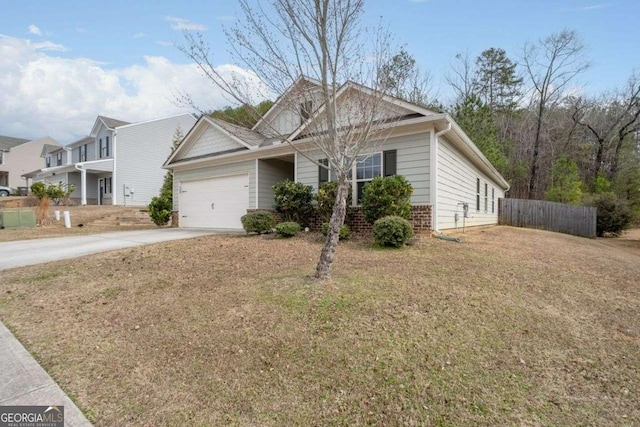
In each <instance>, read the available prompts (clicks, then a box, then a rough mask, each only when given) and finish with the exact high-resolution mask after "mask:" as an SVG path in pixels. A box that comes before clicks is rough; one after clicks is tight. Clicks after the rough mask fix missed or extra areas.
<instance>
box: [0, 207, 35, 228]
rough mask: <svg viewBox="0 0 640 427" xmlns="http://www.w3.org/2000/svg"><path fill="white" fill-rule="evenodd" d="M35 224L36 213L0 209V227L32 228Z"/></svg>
mask: <svg viewBox="0 0 640 427" xmlns="http://www.w3.org/2000/svg"><path fill="white" fill-rule="evenodd" d="M35 226H36V213H35V212H34V211H32V210H25V211H0V228H33V227H35Z"/></svg>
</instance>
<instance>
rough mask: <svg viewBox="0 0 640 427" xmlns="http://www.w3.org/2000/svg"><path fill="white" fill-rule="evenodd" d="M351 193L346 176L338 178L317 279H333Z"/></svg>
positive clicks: (317, 270) (317, 268)
mask: <svg viewBox="0 0 640 427" xmlns="http://www.w3.org/2000/svg"><path fill="white" fill-rule="evenodd" d="M348 192H349V183H348V181H347V177H346V176H339V177H338V194H337V196H336V202H335V204H334V205H333V213H332V214H331V220H330V221H329V232H328V233H327V238H326V240H325V242H324V247H323V248H322V252H321V253H320V259H319V260H318V266H317V267H316V278H318V279H322V280H326V279H329V278H331V263H332V262H333V259H334V258H335V256H336V248H337V247H338V240H339V239H340V228H342V226H343V224H344V218H345V216H346V214H347V194H348Z"/></svg>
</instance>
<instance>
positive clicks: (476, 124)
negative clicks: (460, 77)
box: [453, 94, 508, 174]
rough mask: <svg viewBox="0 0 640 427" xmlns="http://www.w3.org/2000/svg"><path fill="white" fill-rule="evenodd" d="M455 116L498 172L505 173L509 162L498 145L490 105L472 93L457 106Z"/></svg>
mask: <svg viewBox="0 0 640 427" xmlns="http://www.w3.org/2000/svg"><path fill="white" fill-rule="evenodd" d="M453 116H454V119H455V121H456V122H457V123H458V124H459V125H460V127H461V128H462V129H463V130H464V131H465V132H466V134H467V135H468V136H469V138H471V140H472V141H473V142H474V143H475V144H476V145H477V146H478V148H479V149H480V151H482V154H484V155H485V157H486V158H487V159H488V160H489V161H490V162H491V164H492V165H493V166H494V167H495V168H496V169H497V170H498V172H500V173H502V174H504V173H505V171H506V169H507V167H508V162H507V158H506V157H505V155H504V153H503V152H502V151H501V150H500V146H499V145H498V136H497V135H498V131H497V129H496V125H495V122H494V121H493V115H492V114H491V109H490V108H489V106H488V105H486V104H484V103H483V102H482V101H481V100H480V98H479V97H478V96H476V95H473V94H472V95H469V96H468V97H467V98H466V99H465V100H464V101H463V102H462V103H460V104H457V105H456V106H455V109H454V113H453Z"/></svg>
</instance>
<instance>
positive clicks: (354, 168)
mask: <svg viewBox="0 0 640 427" xmlns="http://www.w3.org/2000/svg"><path fill="white" fill-rule="evenodd" d="M376 155H379V156H380V175H378V176H384V155H383V152H382V151H376V152H375V153H370V154H361V155H359V156H356V157H355V159H354V161H353V163H352V164H351V180H349V182H350V183H351V204H352V206H360V205H359V204H358V182H369V181H372V180H373V178H371V179H360V180H359V179H357V176H358V158H359V157H361V158H367V157H373V156H376ZM353 177H356V179H353ZM374 178H377V177H374ZM329 181H331V174H329Z"/></svg>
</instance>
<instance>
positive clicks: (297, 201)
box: [272, 179, 314, 224]
mask: <svg viewBox="0 0 640 427" xmlns="http://www.w3.org/2000/svg"><path fill="white" fill-rule="evenodd" d="M272 189H273V197H274V199H275V205H274V207H275V209H276V211H277V212H278V213H280V215H282V218H283V219H284V220H285V221H295V222H297V223H300V224H308V222H309V219H310V217H311V215H313V210H314V209H313V199H314V195H313V187H312V186H310V185H304V184H302V183H300V182H293V181H289V180H288V179H286V180H284V181H280V182H278V183H277V184H276V185H274V186H273V187H272Z"/></svg>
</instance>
